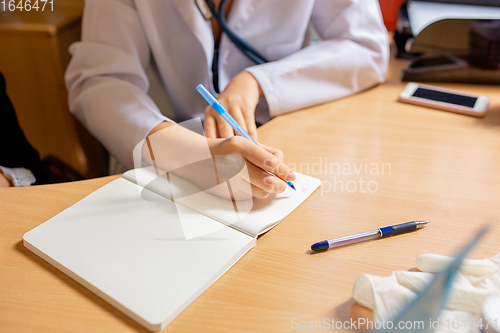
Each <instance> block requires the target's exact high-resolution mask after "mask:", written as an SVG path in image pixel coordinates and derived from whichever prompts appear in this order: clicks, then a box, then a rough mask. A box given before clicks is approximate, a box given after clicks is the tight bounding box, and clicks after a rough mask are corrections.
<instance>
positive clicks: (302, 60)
mask: <svg viewBox="0 0 500 333" xmlns="http://www.w3.org/2000/svg"><path fill="white" fill-rule="evenodd" d="M310 23H311V24H312V25H313V26H314V27H315V29H316V30H317V31H318V32H319V35H320V36H321V38H322V39H323V41H322V42H320V43H318V44H315V45H311V46H308V47H306V46H307V45H308V42H309V24H310ZM82 24H83V26H82V29H83V30H82V41H81V42H79V43H75V44H73V45H72V46H71V48H70V52H71V53H72V54H73V58H72V60H71V63H70V65H69V67H68V69H67V71H66V85H67V88H68V91H69V104H70V109H71V110H72V112H73V113H74V114H75V115H76V116H77V118H78V119H79V120H80V121H82V122H83V123H84V124H85V126H86V127H87V128H88V129H89V130H90V131H91V132H92V133H93V134H94V135H95V136H96V137H97V138H98V139H99V140H100V141H101V142H102V143H103V144H104V146H105V147H106V148H107V149H108V150H109V151H110V152H111V154H113V155H114V156H115V157H117V159H118V160H119V161H120V162H121V163H122V164H124V165H125V166H126V167H132V165H133V163H132V150H133V148H134V146H135V145H136V144H137V143H138V142H139V141H141V140H142V139H144V137H145V136H146V135H147V134H148V133H149V131H150V130H151V129H152V128H154V127H155V126H156V125H158V124H159V123H160V122H162V121H165V120H167V118H166V117H165V116H163V115H162V114H161V112H160V111H159V110H158V108H157V106H156V105H155V104H154V102H153V101H152V100H151V98H150V97H149V96H148V95H147V91H148V84H149V83H148V80H147V77H146V75H145V68H147V67H148V64H149V63H150V60H151V57H152V58H153V59H154V61H155V63H156V66H157V67H158V70H159V73H160V76H161V77H162V80H163V83H164V85H165V88H166V90H167V93H168V95H169V97H170V99H171V101H172V104H173V107H174V110H175V113H176V119H175V120H176V121H182V120H186V119H190V118H193V117H196V116H201V115H202V114H203V111H204V109H205V107H206V102H205V101H204V100H203V98H202V97H201V96H198V94H197V92H196V90H195V87H196V86H197V85H198V84H200V83H202V84H204V85H205V86H206V87H207V88H209V89H210V90H211V91H212V92H214V89H213V86H212V72H211V64H212V58H213V48H214V41H213V33H212V27H211V22H210V21H205V20H204V18H203V16H202V15H201V14H200V12H199V11H198V9H197V7H196V5H195V3H194V1H193V0H163V1H158V0H135V1H134V0H105V1H103V0H87V1H86V2H85V10H84V16H83V22H82ZM228 24H229V26H230V27H231V28H232V29H233V30H234V31H235V33H236V34H238V35H239V36H240V37H241V38H242V39H244V40H245V41H247V42H248V43H249V44H250V45H252V46H253V47H254V48H255V49H256V50H257V51H258V52H260V53H262V54H263V55H264V56H265V57H267V58H268V59H269V60H271V61H272V62H271V63H267V64H263V65H258V66H256V65H255V64H254V63H252V62H251V61H250V60H249V59H248V58H247V57H246V56H244V55H243V54H242V53H241V52H240V51H239V50H238V49H237V48H236V47H235V46H234V45H233V44H232V43H231V42H230V41H229V40H228V38H227V36H225V35H223V36H222V40H221V43H220V49H219V50H220V51H219V52H220V53H219V82H220V87H219V88H220V89H221V90H223V89H224V88H225V87H226V85H227V84H228V83H229V81H230V80H231V78H233V77H234V76H235V75H236V74H237V73H239V72H241V71H243V70H245V69H246V70H247V71H249V72H250V73H252V74H253V75H254V76H255V78H256V79H257V80H258V82H259V84H260V85H261V87H262V89H263V91H264V93H265V96H266V100H267V104H268V107H269V113H270V114H267V118H269V116H271V117H273V116H277V115H280V114H283V113H287V112H291V111H294V110H298V109H302V108H305V107H308V106H311V105H314V104H319V103H323V102H327V101H330V100H334V99H336V98H340V97H344V96H347V95H349V94H352V93H355V92H358V91H361V90H364V89H367V88H369V87H371V86H374V85H376V84H378V83H380V82H382V81H383V80H384V77H385V75H386V72H387V64H388V59H389V47H388V36H387V31H386V30H385V28H384V25H383V22H382V16H381V13H380V8H379V5H378V1H377V0H335V1H332V0H282V1H278V0H235V1H234V3H233V5H232V8H231V12H230V15H229V18H228ZM266 112H267V111H266ZM257 116H258V117H261V116H262V117H265V116H266V115H262V114H258V115H257Z"/></svg>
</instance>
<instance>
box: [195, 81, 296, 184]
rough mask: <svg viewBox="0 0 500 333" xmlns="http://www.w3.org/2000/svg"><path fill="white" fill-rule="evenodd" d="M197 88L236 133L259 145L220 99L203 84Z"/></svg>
mask: <svg viewBox="0 0 500 333" xmlns="http://www.w3.org/2000/svg"><path fill="white" fill-rule="evenodd" d="M196 90H198V92H199V93H200V95H201V96H203V98H204V99H205V100H206V101H207V103H208V104H209V105H210V106H211V107H212V108H213V109H214V110H215V111H216V112H217V113H218V114H220V115H221V116H222V118H224V120H226V121H227V123H228V124H229V125H231V127H232V128H233V129H234V131H235V132H236V133H238V135H239V136H241V137H244V138H247V139H248V140H250V141H252V142H253V143H255V144H256V145H259V144H258V143H257V142H255V140H254V139H253V138H252V137H251V136H250V135H248V133H247V132H246V131H245V130H244V129H243V127H241V125H240V124H238V122H237V121H236V120H234V118H233V117H232V116H231V115H230V114H229V113H228V112H227V111H226V109H224V107H223V106H222V104H220V103H219V101H218V100H217V99H216V98H215V97H214V95H212V94H211V93H210V91H208V90H207V88H205V87H204V86H203V85H202V84H199V85H198V87H196ZM286 184H287V185H288V186H290V187H291V188H292V189H294V190H295V186H293V183H292V182H286Z"/></svg>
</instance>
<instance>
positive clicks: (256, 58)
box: [205, 0, 268, 64]
mask: <svg viewBox="0 0 500 333" xmlns="http://www.w3.org/2000/svg"><path fill="white" fill-rule="evenodd" d="M205 1H206V4H207V5H208V8H209V9H210V12H212V15H213V16H214V17H215V19H216V20H217V22H218V23H219V26H220V27H221V29H222V31H224V32H225V33H226V35H227V37H228V38H229V40H231V42H233V44H234V45H236V47H237V48H238V49H239V50H240V51H241V52H243V54H244V55H246V56H247V57H248V58H249V59H250V60H252V61H253V62H255V63H256V64H264V63H266V62H268V60H267V59H266V58H264V57H263V56H262V55H260V54H259V52H257V51H255V49H254V48H253V47H252V46H250V45H249V44H248V43H247V42H245V41H244V40H243V39H241V38H240V37H238V36H237V35H236V34H235V33H234V32H233V30H232V29H231V28H229V26H228V25H227V22H226V18H225V17H224V7H225V6H226V2H227V0H222V1H221V3H220V6H219V9H218V10H217V9H216V8H215V5H214V2H213V1H212V0H205Z"/></svg>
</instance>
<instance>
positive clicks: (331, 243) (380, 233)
mask: <svg viewBox="0 0 500 333" xmlns="http://www.w3.org/2000/svg"><path fill="white" fill-rule="evenodd" d="M427 223H429V221H411V222H406V223H401V224H396V225H392V226H390V227H384V228H380V229H377V230H372V231H367V232H362V233H359V234H355V235H351V236H345V237H340V238H335V239H330V240H324V241H321V242H317V243H314V244H313V245H311V250H313V251H324V250H328V249H332V248H335V247H340V246H344V245H350V244H355V243H359V242H364V241H367V240H370V239H378V238H383V237H387V236H391V235H398V234H401V233H403V232H408V231H413V230H416V229H420V228H423V227H425V226H426V225H427Z"/></svg>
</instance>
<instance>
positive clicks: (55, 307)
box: [0, 61, 500, 332]
mask: <svg viewBox="0 0 500 333" xmlns="http://www.w3.org/2000/svg"><path fill="white" fill-rule="evenodd" d="M403 66H404V62H398V61H394V62H393V63H392V65H391V74H390V78H389V80H388V82H387V83H386V84H384V85H382V86H379V87H377V88H374V89H371V90H369V91H366V92H364V93H361V94H358V95H356V96H352V97H349V98H345V99H342V100H339V101H336V102H333V103H329V104H326V105H322V106H318V107H314V108H311V109H309V110H306V111H301V112H295V113H293V114H290V115H286V116H282V117H278V118H277V119H274V120H273V121H271V122H270V123H268V124H266V125H265V126H263V127H261V128H260V129H259V135H260V139H261V141H262V142H264V143H266V144H268V145H271V146H276V147H280V148H282V149H283V150H284V152H285V156H286V162H287V163H295V166H296V170H298V171H302V172H307V170H306V164H307V165H309V168H310V170H309V174H311V175H313V176H316V177H318V178H321V179H322V180H323V182H324V185H323V192H321V190H318V192H316V193H315V194H314V195H313V196H312V197H311V198H309V199H308V200H307V201H306V202H304V203H303V204H302V206H300V207H299V208H298V209H297V210H296V211H295V212H294V213H292V214H291V215H290V216H289V217H287V218H286V219H285V220H284V221H283V222H282V223H281V224H279V225H278V226H277V227H276V228H274V229H273V230H272V231H270V232H269V233H268V234H266V235H264V236H262V237H261V238H260V239H259V240H258V244H257V246H256V247H255V248H254V249H252V250H251V251H250V252H249V253H248V254H246V255H245V256H244V257H243V258H242V259H241V260H240V261H239V262H237V263H236V265H235V266H234V267H233V268H231V269H230V270H229V271H228V272H227V273H226V274H225V275H224V276H223V277H222V278H221V279H220V280H219V281H218V282H217V283H215V284H214V285H213V286H212V287H210V288H209V289H208V290H207V291H206V292H205V293H204V294H203V295H202V296H201V297H200V298H198V299H197V300H196V301H195V302H194V303H193V304H192V305H191V306H190V307H189V308H188V309H187V310H185V311H184V312H183V313H182V314H181V315H180V316H179V317H178V318H177V319H176V320H174V321H173V322H172V323H171V324H170V325H169V326H168V327H167V328H166V329H165V332H286V331H294V330H292V329H291V321H292V319H293V318H297V319H298V320H300V321H308V320H323V318H334V319H335V320H349V319H350V318H355V319H356V318H366V317H369V316H370V313H371V312H370V311H369V310H366V309H364V308H363V307H361V306H359V305H356V304H355V302H354V301H353V299H352V298H351V290H352V286H353V282H354V279H355V278H356V277H357V276H358V275H360V274H363V273H370V274H376V275H381V276H387V275H390V274H391V272H392V271H393V270H406V269H410V268H413V267H414V266H415V264H414V262H415V258H416V257H417V256H418V255H420V254H422V253H429V252H430V253H438V254H444V255H450V254H453V253H454V251H455V250H456V249H457V248H458V247H460V246H461V245H462V244H463V243H464V242H465V241H467V240H468V239H469V237H470V236H471V234H472V233H473V232H474V231H475V230H477V229H478V228H479V226H481V225H482V224H483V222H484V221H485V220H487V219H490V218H496V219H497V221H498V219H499V218H500V204H499V202H500V172H499V170H500V93H499V90H498V87H488V86H464V85H461V86H458V85H448V86H449V87H452V88H453V87H455V88H461V89H463V90H467V91H471V92H474V93H482V94H485V95H488V96H490V97H491V98H492V108H491V110H490V113H489V114H488V116H487V117H486V118H484V119H475V118H471V117H466V116H461V115H456V114H452V113H447V112H441V111H434V110H430V109H426V108H422V107H417V106H411V105H404V104H399V103H397V102H395V100H396V98H397V95H398V94H399V92H400V91H401V89H402V87H403V85H404V84H402V83H400V82H398V80H397V76H398V75H399V71H398V68H400V67H403ZM283 129H286V131H284V130H283ZM320 162H321V163H322V164H323V170H320V167H319V165H320V164H318V163H320ZM325 163H327V165H328V170H325V168H324V164H325ZM334 163H339V165H340V174H339V172H337V167H336V165H335V164H334ZM344 163H347V164H346V165H344ZM363 163H368V166H367V170H368V171H367V174H365V171H364V165H362V168H361V171H360V172H359V175H357V174H356V171H355V170H354V167H356V168H358V170H359V165H360V164H363ZM371 163H375V165H378V166H379V168H382V166H383V165H385V169H384V170H385V171H384V172H385V174H382V169H380V171H379V174H378V175H377V174H375V175H373V174H370V170H371V167H373V166H374V165H371ZM387 164H389V165H390V172H389V169H388V165H387ZM330 165H333V167H332V168H333V169H332V170H330ZM349 165H350V166H351V168H353V171H352V174H350V175H349V174H348V175H346V174H344V173H348V172H345V171H344V169H343V168H344V166H345V167H347V166H349ZM360 178H363V179H364V181H365V184H364V185H365V188H364V191H365V193H362V192H361V189H360V187H359V181H360ZM111 179H114V178H113V177H109V178H101V179H96V180H89V181H83V182H76V183H70V184H61V185H51V186H42V187H33V188H20V189H12V188H11V189H4V190H0V212H1V213H0V214H1V215H0V228H1V229H0V240H1V253H0V265H1V267H0V272H1V273H0V327H1V328H2V329H1V330H2V332H26V331H37V332H68V331H70V332H145V330H144V329H143V328H142V327H141V326H139V325H138V324H136V323H135V322H133V321H132V320H131V319H129V318H128V317H126V316H124V315H123V314H121V313H120V312H119V311H118V310H116V309H115V308H113V307H112V306H110V305H108V304H107V303H106V302H104V301H103V300H101V299H99V298H98V297H97V296H95V295H94V294H92V293H91V292H89V291H87V290H86V289H85V288H83V287H82V286H80V285H79V284H77V283H76V282H74V281H73V280H72V279H70V278H69V277H67V276H66V275H64V274H62V273H61V272H59V271H58V270H57V269H56V268H54V267H52V266H51V265H49V264H47V263H46V262H45V261H43V260H42V259H40V258H39V257H37V256H36V255H34V254H33V253H31V252H30V251H28V250H26V249H25V248H24V247H23V245H22V236H23V234H24V233H25V232H27V231H28V230H30V229H32V228H34V227H36V226H37V225H39V224H41V223H43V222H44V221H46V220H47V219H49V218H50V217H52V216H53V215H55V214H57V213H59V212H61V211H62V210H63V209H65V208H67V207H69V206H70V205H72V204H73V203H75V202H76V201H77V200H79V199H81V198H83V197H84V196H86V195H87V194H89V193H91V192H92V191H94V190H95V189H97V188H98V187H100V186H102V185H103V184H105V183H107V182H108V181H110V180H111ZM339 181H343V182H344V191H343V192H342V191H341V188H340V183H338V182H339ZM349 181H353V182H355V183H357V184H358V188H357V189H356V190H355V191H354V192H352V193H351V192H349V190H353V187H352V184H353V183H350V184H351V185H347V183H348V182H349ZM328 182H329V183H330V184H331V185H332V187H331V189H330V191H327V189H328ZM335 182H337V184H338V185H337V190H336V191H333V185H334V184H335ZM368 182H372V183H370V184H371V187H370V189H371V190H374V189H375V187H374V186H375V185H374V183H373V182H376V185H377V190H376V191H374V193H370V192H369V191H368V189H367V187H366V186H367V185H368ZM345 186H350V187H349V189H347V188H346V187H345ZM413 219H428V220H430V221H432V224H431V225H430V226H429V227H428V228H426V229H424V230H421V231H418V232H414V233H410V234H405V235H401V236H398V237H394V238H389V239H385V240H380V241H373V242H368V243H365V244H358V245H355V246H351V247H347V248H341V249H338V250H335V251H328V252H325V253H318V254H314V255H311V254H309V253H308V249H309V247H310V245H311V244H312V243H314V242H316V241H319V240H323V239H325V238H327V237H328V238H329V237H332V238H333V237H337V236H342V235H348V234H352V233H356V232H361V231H367V230H372V229H375V228H378V227H381V226H385V225H390V224H392V223H396V222H405V221H410V220H413ZM499 239H500V228H497V229H495V230H493V231H492V232H491V233H490V234H489V235H488V236H487V238H486V239H485V240H484V241H483V242H482V243H481V244H480V245H479V246H478V247H477V248H476V249H475V250H474V252H473V253H472V257H474V258H487V257H491V256H493V255H495V254H497V253H499V252H500V245H499V242H498V240H499Z"/></svg>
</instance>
